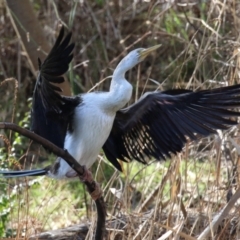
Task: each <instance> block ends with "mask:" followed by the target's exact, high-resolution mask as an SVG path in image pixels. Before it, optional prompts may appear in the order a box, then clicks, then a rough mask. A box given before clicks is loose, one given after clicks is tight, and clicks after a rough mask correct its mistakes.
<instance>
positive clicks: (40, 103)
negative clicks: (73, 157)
mask: <svg viewBox="0 0 240 240" xmlns="http://www.w3.org/2000/svg"><path fill="white" fill-rule="evenodd" d="M70 40H71V33H69V34H68V35H67V36H66V37H65V38H64V28H62V29H61V31H60V33H59V36H58V38H57V40H56V42H55V44H54V46H53V48H52V50H51V51H50V53H49V54H48V56H47V58H46V59H45V61H44V62H43V63H41V61H40V59H38V62H39V75H38V78H37V82H36V86H35V90H34V94H33V105H32V111H31V130H32V131H34V132H35V133H37V134H38V135H40V136H42V137H44V138H46V139H47V140H49V141H51V142H52V143H54V144H55V145H57V146H58V147H60V148H63V144H64V138H65V135H66V131H67V128H68V127H69V119H70V117H71V115H72V114H73V111H74V108H75V107H76V106H77V105H78V104H79V103H80V99H79V98H78V97H75V98H71V97H64V96H61V95H60V94H59V92H61V89H60V88H59V87H58V86H56V85H53V84H55V83H62V82H63V81H64V78H63V76H62V75H63V74H64V73H65V72H66V71H67V70H68V66H69V63H70V62H71V61H72V58H73V54H72V51H73V48H74V43H71V44H70Z"/></svg>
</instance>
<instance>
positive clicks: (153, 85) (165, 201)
mask: <svg viewBox="0 0 240 240" xmlns="http://www.w3.org/2000/svg"><path fill="white" fill-rule="evenodd" d="M31 4H32V7H33V9H34V12H35V14H36V16H37V19H38V21H39V23H40V26H41V28H42V29H41V30H40V29H39V31H43V34H44V35H45V36H46V39H47V41H48V42H49V45H52V44H53V42H54V40H55V36H56V34H57V33H58V31H59V29H60V25H61V24H63V25H65V26H66V28H68V29H69V30H71V31H72V32H73V40H74V42H75V43H76V47H75V49H74V60H73V64H72V67H71V69H70V71H69V74H68V78H69V80H70V84H71V87H72V89H73V92H74V93H75V94H76V93H81V92H87V91H90V90H91V91H92V90H108V87H109V83H110V80H109V79H106V77H108V76H109V75H111V74H112V72H113V69H114V68H115V66H116V65H117V63H118V62H119V60H120V59H121V58H122V57H123V56H124V55H125V54H126V53H127V52H128V51H130V50H131V49H134V48H137V47H148V46H152V45H155V44H162V47H161V48H160V50H159V51H157V52H156V53H155V54H153V55H152V56H151V57H149V58H148V59H147V60H146V61H144V62H143V63H142V64H141V65H140V66H138V67H136V68H134V69H133V70H131V71H130V72H129V73H128V74H127V78H128V80H129V81H130V82H131V83H132V84H133V86H134V89H135V91H134V96H133V99H132V102H134V100H135V99H137V98H138V97H139V96H141V94H142V93H143V91H153V90H156V89H160V90H161V89H168V88H172V87H175V88H183V87H184V88H191V89H199V88H201V89H202V88H214V87H218V86H225V85H232V84H235V83H240V81H239V78H240V57H239V56H240V55H239V54H240V50H239V49H240V31H239V29H240V2H239V1H237V0H228V1H223V0H219V1H213V0H211V1H204V0H199V1H197V0H175V1H163V0H159V1H120V0H119V1H118V0H109V1H104V0H85V1H84V0H83V1H68V0H63V1H57V0H56V1H44V0H34V1H32V2H31ZM19 18H20V16H19ZM38 28H39V27H38ZM0 33H1V38H0V48H1V51H0V82H1V85H0V91H1V96H2V97H1V99H0V106H1V112H0V116H1V121H13V122H15V123H18V124H22V126H23V125H24V124H27V117H26V116H28V115H29V106H28V99H29V98H30V97H31V96H32V91H33V87H34V83H35V76H34V73H33V71H32V65H31V64H30V63H29V58H28V57H27V54H26V52H25V51H24V50H23V48H22V47H21V44H20V40H19V39H18V37H17V35H16V33H15V31H14V28H13V26H12V24H11V21H10V18H9V15H8V11H7V8H6V5H5V2H4V1H0ZM25 34H26V35H27V32H26V33H25ZM37 57H38V56H37V55H36V62H37ZM9 77H15V78H16V79H17V80H18V85H16V84H15V85H14V84H12V82H5V83H6V84H2V83H3V81H4V79H7V78H9ZM14 89H15V90H16V89H17V94H15V95H14ZM16 97H17V100H16ZM14 109H15V114H14ZM24 118H25V120H24V121H23V119H24ZM7 136H8V139H3V140H5V141H2V142H4V143H2V146H10V145H11V146H12V145H14V140H15V141H16V137H18V136H16V135H14V137H12V138H11V137H10V135H7ZM21 141H22V142H21V144H19V145H18V144H15V145H14V149H13V148H9V153H11V154H9V155H8V158H7V159H5V160H4V161H3V160H2V158H1V161H2V162H0V166H1V165H6V164H8V163H9V162H11V164H13V162H15V161H17V160H18V159H20V160H21V161H20V163H21V164H23V167H24V164H26V162H25V161H22V158H24V157H25V155H24V154H25V153H26V149H27V148H28V146H29V143H28V141H26V139H25V140H21ZM238 143H239V134H238V129H237V128H233V129H232V130H231V131H229V132H227V133H219V135H218V136H213V137H210V138H205V139H202V140H201V141H199V142H196V143H189V144H188V145H187V146H186V148H185V149H184V151H183V153H182V154H179V156H177V157H173V158H172V159H171V160H170V161H168V162H166V163H160V164H152V165H151V166H147V167H146V166H139V165H136V164H135V163H134V164H131V165H127V164H124V166H123V167H124V169H125V172H124V173H123V176H122V178H120V177H119V174H118V173H117V172H114V171H113V170H112V169H110V170H109V166H108V165H107V164H103V162H104V160H103V156H100V157H99V159H100V162H101V164H99V165H96V166H95V170H96V178H97V179H98V181H100V182H102V183H103V187H104V194H105V200H106V201H107V203H108V215H109V221H110V220H112V219H117V224H116V225H114V224H110V225H108V227H109V229H110V230H111V232H110V235H109V239H173V238H175V239H177V238H180V237H181V238H182V239H197V238H198V237H199V236H200V234H201V233H202V232H203V231H204V229H205V230H206V229H207V227H208V226H212V225H210V223H211V224H212V223H213V222H212V220H213V216H217V218H218V213H219V212H220V211H221V210H222V209H224V207H226V206H227V202H228V201H229V200H230V199H231V196H232V195H233V194H234V192H235V191H236V189H237V186H238V184H239V177H238V162H239V155H240V150H239V146H238ZM31 156H32V155H31ZM45 156H46V155H45ZM24 159H25V158H24ZM34 164H35V163H34ZM40 164H42V163H40ZM27 165H28V167H29V166H30V165H31V166H32V162H31V163H30V164H29V162H28V164H27ZM34 167H35V165H34ZM109 172H110V174H109ZM2 181H3V180H1V183H3V182H2ZM44 181H46V180H44ZM47 181H48V183H47V184H46V182H41V185H42V186H44V187H43V188H49V192H48V194H47V195H46V196H44V195H41V194H40V195H38V198H39V199H38V204H39V206H37V207H36V209H35V210H34V213H33V212H32V210H33V209H32V208H33V204H32V202H31V201H32V200H31V199H32V198H33V197H35V196H31V193H29V192H28V190H27V189H24V196H21V194H19V196H18V197H17V200H18V204H17V209H16V206H15V208H14V209H13V210H14V211H15V214H14V213H12V214H11V216H10V217H9V223H8V227H9V226H10V227H11V228H12V229H16V236H17V237H18V238H19V239H20V237H22V236H23V235H26V236H27V237H29V236H30V235H32V234H35V233H39V232H43V231H45V230H49V229H51V228H52V229H53V228H60V227H66V226H68V225H71V224H75V223H79V217H77V220H76V218H73V216H74V215H77V214H80V213H79V212H80V210H79V209H82V208H83V205H84V204H82V203H81V201H80V200H79V199H78V201H80V203H78V204H76V202H74V203H72V202H71V200H69V199H72V198H71V196H68V193H66V192H65V193H64V191H65V188H64V184H63V183H57V184H59V185H53V186H51V187H50V185H51V184H52V183H51V184H49V181H50V180H49V179H48V180H47ZM29 182H30V181H29ZM29 182H28V181H27V180H24V181H21V182H19V181H17V182H6V181H4V184H6V183H7V184H8V185H7V186H8V187H9V191H8V193H9V196H10V195H11V192H12V189H16V186H18V189H20V188H21V187H22V185H24V184H26V185H27V186H29V188H30V185H31V184H30V183H29ZM20 184H22V185H21V187H20ZM48 184H49V185H48ZM54 184H55V183H54ZM55 187H56V189H57V188H58V189H60V190H59V191H57V190H56V191H55ZM75 190H76V189H74V190H72V192H73V195H75V199H77V196H76V195H77V193H74V191H75ZM18 191H20V190H18ZM40 191H43V190H40ZM0 192H1V185H0ZM56 192H57V193H56ZM60 193H61V194H62V195H61V194H60ZM61 197H62V198H63V200H61V202H62V203H61V204H62V205H61V206H60V207H59V206H58V207H57V208H53V210H51V211H52V212H51V213H49V212H47V211H46V208H47V206H48V204H49V203H50V202H51V201H57V198H59V199H61ZM66 198H67V200H66ZM40 199H42V200H41V201H40ZM23 202H24V204H23ZM88 202H89V201H86V203H87V209H88V219H89V222H90V223H91V224H92V225H91V226H92V228H94V218H95V215H94V206H93V205H91V206H90V205H89V203H88ZM234 203H235V205H233V204H234ZM234 203H232V205H231V208H230V209H231V210H230V209H229V210H228V211H227V212H226V213H225V215H224V217H225V221H222V222H221V224H220V225H219V226H218V228H216V230H213V228H210V229H208V234H207V235H208V239H239V233H238V232H239V231H238V222H239V205H238V204H237V203H236V202H234ZM41 205H44V206H45V208H44V207H42V206H41ZM66 209H68V211H69V212H65V211H66ZM56 212H57V213H58V214H56ZM147 212H148V214H147ZM84 213H85V212H84ZM22 216H24V220H23V218H21V217H22ZM202 217H203V218H202ZM40 219H41V220H40ZM83 219H84V220H83V221H86V218H83ZM189 219H190V220H189ZM202 219H204V220H202ZM44 221H45V222H44ZM49 221H51V223H49V224H48V223H47V222H49ZM188 221H190V224H188ZM120 223H121V224H120ZM198 224H200V225H201V224H202V225H201V226H202V227H199V226H198ZM117 225H118V226H119V225H120V227H117ZM92 228H90V230H91V231H89V234H88V237H87V239H91V237H92V235H91V234H92ZM117 228H119V229H118V230H117ZM196 229H197V230H196ZM199 229H200V230H199ZM24 232H25V233H24ZM163 234H169V236H167V235H163ZM161 236H162V238H161ZM18 238H17V239H18ZM200 239H204V238H200ZM205 239H207V238H206V236H205Z"/></svg>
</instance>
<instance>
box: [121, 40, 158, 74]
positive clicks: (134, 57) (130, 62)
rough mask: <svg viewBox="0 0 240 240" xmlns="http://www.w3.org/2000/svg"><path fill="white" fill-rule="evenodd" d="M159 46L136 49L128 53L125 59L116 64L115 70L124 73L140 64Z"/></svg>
mask: <svg viewBox="0 0 240 240" xmlns="http://www.w3.org/2000/svg"><path fill="white" fill-rule="evenodd" d="M160 46H161V44H159V45H155V46H153V47H150V48H137V49H135V50H133V51H131V52H130V53H128V55H127V56H126V57H124V58H123V59H122V61H121V62H120V63H119V64H118V67H117V69H118V70H121V71H122V72H124V73H125V72H126V71H127V70H129V69H131V68H133V67H134V66H135V65H137V64H138V63H140V62H142V61H143V60H144V59H145V58H146V57H147V56H148V55H149V54H150V53H151V52H153V51H155V50H156V49H158V48H159V47H160Z"/></svg>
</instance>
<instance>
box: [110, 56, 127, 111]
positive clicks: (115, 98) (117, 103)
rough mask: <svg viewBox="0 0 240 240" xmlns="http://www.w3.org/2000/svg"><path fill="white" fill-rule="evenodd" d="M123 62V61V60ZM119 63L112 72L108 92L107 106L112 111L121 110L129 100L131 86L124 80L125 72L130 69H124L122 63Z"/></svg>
mask: <svg viewBox="0 0 240 240" xmlns="http://www.w3.org/2000/svg"><path fill="white" fill-rule="evenodd" d="M123 60H124V59H123ZM123 60H122V61H121V62H120V63H119V64H118V66H117V68H116V69H115V71H114V72H113V76H112V81H111V85H110V91H109V96H110V98H109V104H111V107H112V108H113V110H114V111H118V110H120V109H121V108H123V107H124V106H125V105H126V104H127V103H128V102H129V100H130V99H131V96H132V85H131V84H130V83H129V82H128V81H127V80H126V78H125V72H126V71H128V70H129V69H130V68H127V67H125V66H124V65H125V64H124V63H125V62H124V61H123Z"/></svg>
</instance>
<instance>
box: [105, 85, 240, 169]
mask: <svg viewBox="0 0 240 240" xmlns="http://www.w3.org/2000/svg"><path fill="white" fill-rule="evenodd" d="M239 107H240V85H235V86H231V87H222V88H216V89H213V90H202V91H197V92H192V91H190V90H169V91H165V92H152V93H146V94H145V95H143V96H142V98H140V99H139V101H137V102H136V103H135V104H133V105H131V106H130V107H128V108H125V109H122V110H120V111H118V112H117V114H116V118H115V120H114V124H113V128H112V131H111V133H110V135H109V137H108V139H107V141H106V143H105V144H104V146H103V150H104V152H105V154H106V157H107V158H108V160H109V161H110V162H111V163H112V164H113V165H114V166H115V167H116V168H118V169H119V170H121V166H120V164H119V163H118V161H117V159H119V160H122V161H129V160H133V159H135V160H137V161H139V162H142V163H146V160H147V159H149V158H156V159H165V158H166V157H170V153H174V154H176V153H178V152H180V151H181V150H182V148H183V147H184V144H185V143H186V141H187V138H189V139H191V140H195V139H196V134H199V135H201V136H208V135H209V134H211V133H215V132H216V130H217V129H227V128H229V127H230V126H232V125H234V124H236V123H237V122H236V121H234V120H232V119H230V118H231V117H238V116H240V112H236V111H234V108H239Z"/></svg>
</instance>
